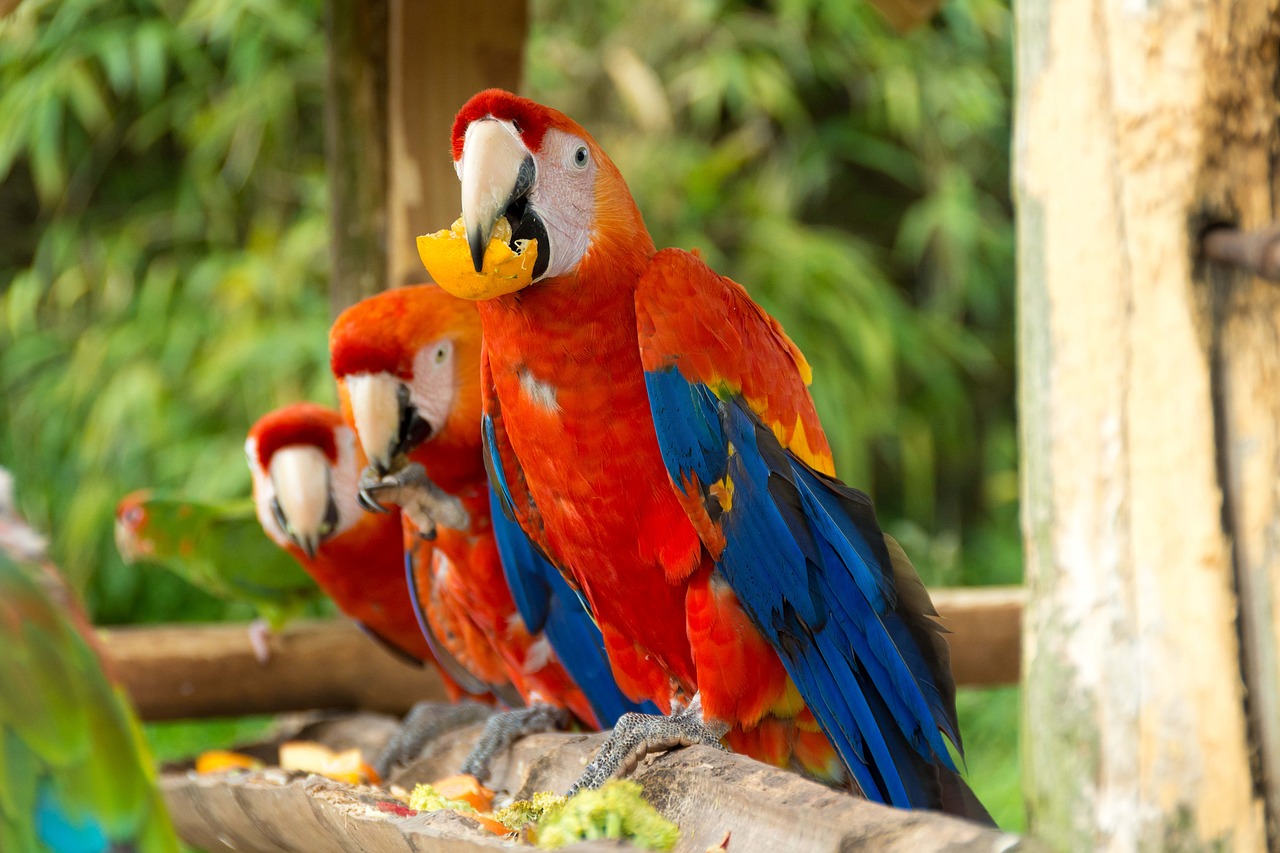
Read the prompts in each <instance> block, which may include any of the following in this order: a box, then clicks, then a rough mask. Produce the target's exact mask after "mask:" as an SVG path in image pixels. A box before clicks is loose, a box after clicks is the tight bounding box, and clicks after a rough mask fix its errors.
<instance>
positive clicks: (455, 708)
mask: <svg viewBox="0 0 1280 853" xmlns="http://www.w3.org/2000/svg"><path fill="white" fill-rule="evenodd" d="M492 714H493V709H492V708H490V707H489V706H487V705H481V704H479V703H478V702H459V703H458V704H456V705H444V704H442V703H440V702H419V703H418V704H417V705H414V706H413V708H411V709H410V710H409V713H408V714H406V715H405V718H404V721H403V722H402V723H400V729H399V730H398V731H397V732H396V733H395V736H394V737H393V738H391V740H390V742H388V743H387V745H386V748H384V749H383V750H382V754H381V755H379V756H378V760H377V761H375V762H374V763H373V769H374V771H375V772H376V773H377V774H378V778H380V779H383V780H385V779H386V778H387V776H388V775H390V773H391V768H393V767H395V766H396V765H399V764H408V763H409V762H410V761H413V760H414V759H415V758H417V757H418V755H419V753H421V752H422V748H423V747H424V746H426V745H427V744H428V743H430V742H431V741H433V740H435V739H436V738H438V737H440V736H441V735H444V734H447V733H449V732H451V731H453V730H454V729H460V728H462V727H463V726H469V725H471V724H472V723H478V722H480V721H481V720H483V719H486V718H487V717H489V716H490V715H492Z"/></svg>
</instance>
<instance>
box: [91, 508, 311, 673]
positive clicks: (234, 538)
mask: <svg viewBox="0 0 1280 853" xmlns="http://www.w3.org/2000/svg"><path fill="white" fill-rule="evenodd" d="M115 538H116V548H117V549H118V550H119V551H120V556H121V557H123V558H124V560H125V562H127V563H144V564H151V565H158V566H160V567H162V568H164V569H167V570H169V571H171V572H173V573H174V574H176V575H177V576H178V577H180V578H183V579H184V580H186V581H187V582H189V583H190V584H192V585H193V586H196V587H198V588H200V589H202V590H204V591H205V592H207V593H209V594H210V595H213V596H215V597H217V598H221V599H223V600H225V601H245V602H248V603H250V604H252V605H253V606H254V608H255V609H256V610H257V611H258V614H259V616H260V619H259V621H258V622H256V623H255V624H254V626H253V627H252V628H251V629H250V631H249V637H250V641H251V642H252V643H253V646H254V651H255V653H256V654H257V657H258V660H259V661H263V662H265V661H266V660H267V658H268V657H269V651H268V649H267V642H266V635H267V633H268V629H269V630H272V631H278V630H280V629H281V628H282V627H284V625H285V623H286V622H288V621H289V620H290V619H292V618H294V617H296V616H298V615H299V614H300V613H301V612H302V611H303V610H304V609H305V608H306V607H307V605H308V604H309V603H311V602H314V601H317V600H318V599H319V598H320V590H319V589H317V587H316V584H315V582H314V581H312V580H311V578H310V577H309V576H308V575H307V573H306V572H304V571H303V570H302V569H301V568H300V567H299V566H298V564H297V563H296V562H294V561H293V560H291V559H290V558H289V556H288V555H287V554H283V553H281V552H280V550H279V549H278V548H277V547H276V546H275V545H274V544H273V543H272V542H271V540H270V539H268V538H267V537H266V536H265V535H263V532H262V529H261V528H260V527H259V525H258V520H257V517H256V515H255V511H254V506H253V503H252V502H251V501H225V502H221V503H209V502H201V501H191V500H184V499H182V498H178V497H172V496H168V495H157V494H153V493H152V492H151V491H150V490H148V489H141V490H139V491H136V492H131V493H130V494H128V495H125V497H124V498H122V499H121V501H120V503H119V504H118V505H117V506H116V521H115Z"/></svg>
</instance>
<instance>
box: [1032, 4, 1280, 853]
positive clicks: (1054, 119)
mask: <svg viewBox="0 0 1280 853" xmlns="http://www.w3.org/2000/svg"><path fill="white" fill-rule="evenodd" d="M1275 5H1276V3H1275V0H1236V2H1227V0H1208V2H1204V0H1163V2H1160V3H1154V2H1147V0H1136V2H1135V0H1079V2H1071V3H1053V2H1050V0H1023V2H1021V3H1020V4H1018V5H1017V7H1016V8H1017V23H1016V26H1017V45H1018V47H1017V51H1018V71H1019V74H1018V93H1017V108H1016V111H1017V124H1016V131H1015V139H1014V153H1015V163H1016V166H1015V182H1016V189H1017V197H1018V229H1019V235H1018V243H1019V287H1020V293H1019V295H1020V308H1019V324H1020V342H1019V347H1020V356H1021V357H1020V395H1021V399H1020V412H1021V418H1022V424H1021V428H1022V449H1023V487H1022V493H1023V507H1024V516H1023V529H1024V535H1025V537H1026V550H1027V582H1028V604H1027V610H1026V614H1025V617H1024V624H1025V640H1024V676H1025V679H1026V690H1025V710H1024V721H1025V727H1024V743H1025V763H1024V770H1025V792H1026V796H1027V799H1028V813H1029V816H1030V821H1031V830H1032V833H1033V834H1034V835H1037V836H1039V837H1040V838H1042V839H1044V840H1046V841H1048V842H1049V843H1050V844H1051V845H1052V846H1054V847H1057V848H1060V849H1064V850H1086V849H1105V850H1130V849H1150V850H1156V849H1187V850H1189V849H1204V848H1209V847H1215V848H1217V847H1221V848H1223V849H1233V850H1250V849H1252V850H1257V849H1262V848H1263V847H1264V845H1265V844H1266V840H1267V839H1266V830H1265V821H1264V808H1263V800H1262V798H1261V797H1260V796H1259V794H1258V791H1259V789H1260V788H1262V787H1265V786H1266V785H1265V783H1267V782H1272V781H1275V778H1274V777H1272V778H1271V779H1267V778H1266V777H1265V775H1263V776H1261V777H1255V773H1254V771H1253V770H1252V769H1251V766H1250V758H1251V752H1252V750H1253V748H1254V745H1253V742H1252V741H1251V738H1250V729H1251V726H1250V716H1251V714H1250V713H1247V712H1246V696H1247V697H1248V699H1249V702H1250V703H1251V707H1250V711H1251V712H1253V713H1252V716H1254V718H1255V719H1258V716H1257V713H1256V711H1257V708H1258V706H1259V703H1262V702H1274V701H1275V693H1276V691H1275V687H1276V678H1277V672H1276V670H1275V666H1274V659H1273V658H1272V659H1267V658H1266V657H1265V656H1263V655H1259V654H1257V653H1255V652H1254V651H1252V650H1251V646H1252V645H1257V644H1261V646H1262V647H1263V649H1264V651H1265V650H1266V649H1269V650H1270V651H1269V652H1266V653H1267V654H1271V655H1272V656H1273V657H1274V649H1275V645H1276V642H1277V636H1276V628H1275V624H1276V623H1275V610H1274V603H1273V602H1272V601H1271V600H1269V599H1267V600H1266V602H1267V603H1265V604H1264V603H1263V602H1262V601H1260V600H1259V599H1258V598H1257V597H1256V596H1254V595H1253V593H1250V597H1248V598H1246V599H1245V604H1246V607H1245V610H1244V613H1245V619H1244V621H1243V623H1242V624H1243V625H1244V627H1245V636H1246V638H1248V637H1249V634H1250V630H1252V632H1253V633H1254V634H1255V635H1257V636H1255V638H1254V640H1256V643H1255V642H1254V641H1252V640H1251V641H1250V642H1249V643H1246V644H1245V649H1244V652H1245V657H1244V658H1243V659H1242V646H1241V642H1240V634H1239V633H1238V631H1237V625H1238V620H1239V619H1240V616H1241V607H1240V600H1239V599H1238V597H1237V582H1236V576H1235V571H1234V565H1235V562H1240V563H1241V567H1242V570H1243V572H1244V574H1245V575H1247V576H1248V577H1249V578H1251V579H1252V578H1259V579H1262V580H1264V581H1265V580H1266V579H1267V578H1276V579H1280V576H1278V575H1277V574H1276V571H1277V568H1276V563H1277V555H1276V553H1275V551H1276V549H1275V541H1276V540H1275V531H1276V530H1277V529H1278V528H1277V520H1278V519H1280V501H1278V500H1277V496H1276V482H1277V451H1276V429H1277V417H1278V416H1280V396H1278V395H1280V383H1277V382H1276V381H1274V380H1275V378H1276V377H1277V375H1278V374H1277V368H1278V367H1280V356H1278V355H1277V348H1276V341H1277V339H1278V335H1277V324H1276V313H1275V312H1276V300H1275V298H1274V295H1273V296H1272V297H1271V298H1270V299H1267V298H1265V297H1263V296H1262V295H1261V294H1262V291H1260V290H1258V289H1257V286H1255V285H1249V284H1247V283H1244V282H1239V283H1238V287H1239V292H1238V293H1237V294H1236V295H1237V296H1238V297H1239V298H1238V299H1236V300H1233V303H1232V305H1233V308H1232V313H1231V314H1230V319H1228V320H1227V325H1226V326H1225V329H1223V328H1218V327H1217V326H1216V325H1215V324H1220V323H1222V322H1223V321H1224V317H1223V315H1222V312H1221V311H1217V310H1215V309H1214V308H1213V306H1214V304H1215V301H1216V300H1217V299H1218V297H1216V296H1213V295H1211V289H1210V285H1209V284H1208V283H1206V282H1205V280H1204V279H1203V278H1202V277H1200V276H1199V274H1198V269H1197V255H1198V238H1199V233H1198V229H1199V227H1200V226H1201V225H1203V224H1205V223H1204V221H1203V220H1204V217H1205V216H1222V215H1224V214H1228V213H1230V214H1232V215H1238V216H1243V217H1244V218H1245V219H1246V221H1247V224H1249V225H1257V224H1259V221H1260V220H1261V219H1264V218H1267V217H1269V216H1271V215H1272V211H1271V200H1270V199H1271V187H1270V180H1271V178H1270V175H1269V172H1268V166H1269V164H1268V160H1267V157H1268V151H1269V150H1275V149H1274V142H1275V136H1274V133H1275V131H1274V127H1273V123H1274V119H1275V113H1274V110H1275V101H1274V95H1273V91H1272V86H1273V85H1274V81H1275V67H1276V49H1275V33H1274V28H1273V27H1272V26H1271V24H1270V23H1269V21H1271V20H1274V11H1275ZM1228 139H1229V140H1230V142H1229V143H1228V142H1224V140H1228ZM1269 144H1270V145H1271V147H1270V148H1268V145H1269ZM1233 157H1239V162H1234V161H1232V160H1231V158H1233ZM1228 187H1230V188H1231V189H1230V190H1228V189H1227V188H1228ZM1246 308H1247V309H1248V310H1257V311H1261V312H1263V314H1262V316H1261V317H1248V318H1246V317H1245V316H1244V314H1243V313H1241V309H1246ZM1235 334H1239V336H1240V337H1239V338H1238V339H1233V338H1232V336H1233V335H1235ZM1215 341H1219V342H1220V343H1221V351H1222V352H1223V353H1224V354H1225V353H1227V352H1231V353H1232V355H1230V356H1225V357H1224V358H1217V359H1215V356H1214V350H1215V344H1214V342H1215ZM1224 373H1226V374H1229V375H1230V377H1231V382H1230V383H1229V387H1228V389H1227V391H1226V397H1225V398H1224V397H1223V386H1222V383H1223V379H1224V378H1225V377H1224V376H1223V374H1224ZM1268 377H1270V378H1268ZM1223 399H1225V400H1226V401H1227V404H1226V405H1225V406H1223V405H1215V402H1216V401H1219V400H1223ZM1220 446H1221V447H1222V448H1223V449H1224V451H1225V453H1219V447H1220ZM1224 456H1225V457H1226V462H1225V463H1224V462H1223V461H1222V457H1224ZM1224 491H1225V492H1226V494H1225V495H1224ZM1224 501H1225V503H1224ZM1242 522H1243V523H1242ZM1268 532H1270V538H1268V536H1267V534H1268ZM1233 540H1235V541H1236V542H1237V543H1238V546H1239V552H1238V553H1237V554H1236V558H1237V559H1236V560H1234V561H1233V552H1232V541H1233ZM1268 544H1269V545H1270V547H1267V546H1268ZM1240 557H1244V559H1243V560H1240V559H1239V558H1240ZM1266 590H1268V592H1267V594H1268V595H1270V596H1272V597H1274V592H1273V591H1270V590H1271V587H1270V586H1266ZM1264 609H1265V610H1267V611H1268V615H1267V616H1265V617H1264V616H1263V615H1262V613H1260V612H1258V611H1260V610H1264ZM1250 612H1253V613H1254V616H1253V617H1250V616H1249V613H1250ZM1263 618H1265V622H1263V623H1262V624H1264V625H1266V626H1267V630H1266V631H1265V632H1260V631H1258V630H1257V629H1256V627H1255V628H1254V629H1249V625H1250V624H1251V623H1252V624H1254V625H1255V626H1256V625H1257V623H1258V621H1259V619H1263ZM1262 634H1265V635H1266V636H1262ZM1242 671H1246V672H1248V673H1249V675H1248V677H1249V679H1250V684H1249V687H1248V690H1247V691H1246V688H1245V685H1244V683H1243V681H1242V677H1241V673H1242ZM1267 713H1269V714H1271V715H1272V717H1271V719H1272V720H1273V721H1274V720H1276V719H1280V717H1276V716H1275V714H1276V710H1275V708H1274V707H1272V708H1271V709H1270V710H1268V711H1267ZM1255 728H1256V727H1255ZM1274 757H1275V756H1274V754H1270V755H1268V756H1267V762H1266V763H1269V762H1270V761H1272V760H1274Z"/></svg>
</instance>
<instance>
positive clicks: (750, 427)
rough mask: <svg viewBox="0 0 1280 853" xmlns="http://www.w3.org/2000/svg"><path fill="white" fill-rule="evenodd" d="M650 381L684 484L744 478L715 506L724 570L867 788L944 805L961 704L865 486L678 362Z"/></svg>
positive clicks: (664, 440) (668, 454)
mask: <svg viewBox="0 0 1280 853" xmlns="http://www.w3.org/2000/svg"><path fill="white" fill-rule="evenodd" d="M645 381H646V385H647V387H648V391H649V399H650V406H651V410H652V414H653V419H654V424H655V427H656V429H657V435H658V444H659V446H660V449H661V451H662V456H663V460H664V462H665V463H666V466H667V471H668V473H669V474H670V475H671V479H672V482H673V483H675V484H677V487H678V488H684V486H683V485H682V484H685V483H688V482H689V480H690V475H696V477H697V481H698V483H699V484H700V485H701V486H702V487H703V488H706V487H707V486H709V485H710V484H711V483H713V482H716V481H717V480H720V479H721V478H723V477H725V476H728V477H729V478H730V479H731V480H732V481H733V502H732V505H731V509H729V510H725V511H723V512H721V510H720V508H719V504H718V502H716V501H714V499H712V500H709V501H708V504H707V505H708V511H709V512H710V513H712V516H713V518H717V519H718V521H719V523H720V526H721V530H722V531H723V533H724V536H725V547H724V549H723V551H722V552H721V554H720V556H719V560H718V561H717V564H716V568H717V570H718V571H720V572H721V573H722V574H723V576H724V577H725V579H726V580H727V581H728V582H729V584H730V585H731V586H732V587H733V590H734V592H735V593H736V594H737V596H738V599H739V601H740V602H741V603H742V605H743V607H744V608H745V609H746V610H747V613H748V615H749V616H750V617H751V619H752V621H753V622H754V623H755V624H756V625H757V627H759V628H760V630H761V631H762V632H763V633H764V634H765V636H766V637H767V638H768V639H769V640H770V642H771V643H772V644H773V645H774V647H775V648H776V649H778V651H779V654H780V656H781V658H782V661H783V664H784V666H785V667H786V669H787V672H788V673H789V674H790V675H791V677H792V680H793V681H795V683H796V687H797V689H799V691H800V693H801V695H802V696H803V697H804V698H805V701H806V703H807V704H808V706H809V708H810V710H811V711H812V712H813V714H814V716H815V718H816V719H817V720H818V722H819V724H820V725H821V726H822V728H823V731H824V732H825V733H826V734H827V736H828V737H829V738H830V739H831V740H832V743H833V745H834V746H835V748H836V750H837V751H838V752H839V754H840V756H841V759H842V760H843V761H844V762H845V764H846V765H847V766H848V768H849V770H850V772H851V773H852V774H853V777H854V779H855V780H856V781H857V783H858V785H859V787H861V788H862V790H863V792H864V793H865V794H866V795H867V796H868V797H869V798H872V799H875V800H878V801H881V802H887V803H890V804H893V805H897V806H902V807H937V806H938V802H939V797H940V794H939V783H938V778H937V777H938V772H939V771H942V772H954V770H955V768H954V765H953V763H952V761H951V758H950V755H949V753H948V751H947V749H946V745H945V743H944V742H943V740H942V734H941V732H945V733H947V734H948V735H949V736H951V735H953V734H954V732H955V725H954V710H953V709H948V708H947V707H945V702H944V701H943V699H942V691H941V690H939V688H938V685H937V684H935V680H934V674H933V671H932V669H931V668H930V666H929V664H928V661H927V659H926V655H925V652H924V651H923V650H922V649H921V648H920V647H919V643H918V641H917V639H916V638H915V637H914V636H913V635H912V632H911V631H910V630H909V629H908V626H907V624H906V623H905V621H904V618H903V615H902V614H901V613H900V612H899V611H898V610H897V605H898V596H897V592H896V587H895V581H894V569H893V566H892V565H891V560H890V557H889V554H888V551H887V549H886V547H885V545H884V541H883V534H881V533H880V531H879V527H878V526H877V525H876V524H875V522H874V513H873V512H872V511H871V509H870V502H869V501H866V503H865V507H863V506H862V505H861V504H857V503H853V502H851V497H852V496H855V495H856V496H859V497H861V498H865V496H861V495H860V493H855V492H853V491H852V490H849V489H847V487H844V486H843V484H839V483H838V482H837V481H835V480H832V479H830V478H826V477H824V476H823V475H820V474H818V473H817V472H815V471H813V470H812V469H810V468H809V467H808V466H807V465H805V464H804V463H803V462H801V461H800V460H798V459H796V458H795V457H794V456H793V455H791V454H790V453H787V452H786V451H785V450H784V449H783V448H782V447H781V446H780V445H779V444H778V442H777V439H776V438H775V437H774V436H773V434H772V433H771V432H770V431H769V430H768V429H766V428H765V427H764V426H763V425H762V424H761V423H760V420H759V418H758V417H757V416H756V415H755V414H754V413H753V412H752V411H751V410H750V409H749V408H748V407H747V406H746V404H745V402H744V401H742V400H741V399H739V398H736V397H729V398H728V399H721V398H720V397H718V396H717V395H716V394H715V393H714V392H713V391H712V389H710V388H709V387H707V386H706V385H705V384H702V383H696V382H689V381H688V380H687V379H685V377H684V376H683V375H682V374H681V373H680V372H679V370H678V369H677V368H676V367H674V366H672V367H668V368H665V369H661V370H653V371H648V372H646V374H645ZM703 497H704V498H706V495H703ZM952 739H953V741H954V740H956V738H954V737H953V738H952Z"/></svg>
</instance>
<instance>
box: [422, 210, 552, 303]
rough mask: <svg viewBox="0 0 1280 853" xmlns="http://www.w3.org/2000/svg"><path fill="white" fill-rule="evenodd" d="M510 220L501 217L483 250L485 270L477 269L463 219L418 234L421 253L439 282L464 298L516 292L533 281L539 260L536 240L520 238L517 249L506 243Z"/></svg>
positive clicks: (437, 282)
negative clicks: (429, 231)
mask: <svg viewBox="0 0 1280 853" xmlns="http://www.w3.org/2000/svg"><path fill="white" fill-rule="evenodd" d="M510 239H511V223H509V222H507V220H506V219H505V218H502V219H499V220H498V223H497V225H495V226H494V228H493V237H491V238H490V240H489V245H488V247H487V248H486V249H485V250H484V263H483V264H482V265H481V266H482V268H483V271H482V272H476V268H475V265H474V264H473V263H472V261H471V249H470V247H469V246H468V245H467V231H466V228H465V227H464V226H463V224H462V219H461V218H459V219H458V221H457V222H454V223H453V225H452V226H451V227H449V228H446V229H445V230H443V231H437V232H435V233H434V234H423V235H422V236H421V237H419V238H418V257H420V258H421V259H422V265H423V266H425V267H426V268H427V272H428V273H430V274H431V278H432V280H433V281H435V283H436V284H438V285H440V286H441V287H442V288H444V289H445V290H447V291H448V292H449V293H452V294H453V295H454V296H457V297H459V298H461V299H473V300H481V299H492V298H494V297H495V296H501V295H503V294H504V293H515V292H516V291H517V290H520V289H521V288H523V287H527V286H528V285H529V284H530V283H531V282H532V281H533V265H534V263H535V262H536V261H537V260H538V241H537V240H517V241H516V248H515V251H512V249H511V247H510V246H508V245H507V241H508V240H510Z"/></svg>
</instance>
